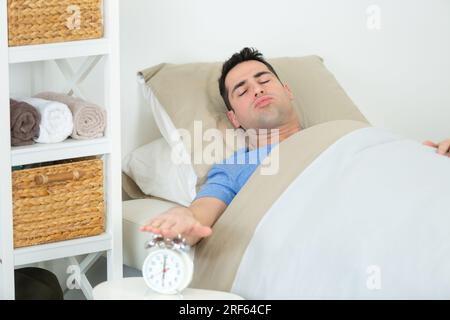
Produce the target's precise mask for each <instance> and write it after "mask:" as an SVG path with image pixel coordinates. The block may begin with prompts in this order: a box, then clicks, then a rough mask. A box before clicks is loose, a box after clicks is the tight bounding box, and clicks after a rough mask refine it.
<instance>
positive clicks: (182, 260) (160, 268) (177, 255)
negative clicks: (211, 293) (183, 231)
mask: <svg viewBox="0 0 450 320" xmlns="http://www.w3.org/2000/svg"><path fill="white" fill-rule="evenodd" d="M191 270H192V269H191V266H190V265H189V261H187V260H186V257H185V256H184V254H183V253H181V252H176V251H174V250H167V249H157V250H155V251H152V252H150V254H149V255H148V256H147V258H146V259H145V261H144V265H143V267H142V274H143V277H144V280H145V282H146V283H147V285H148V286H149V287H150V288H152V289H153V290H154V291H156V292H159V293H165V294H173V293H177V292H178V291H181V290H183V289H184V288H185V287H186V286H187V284H188V283H189V282H190V280H191V276H192V274H191Z"/></svg>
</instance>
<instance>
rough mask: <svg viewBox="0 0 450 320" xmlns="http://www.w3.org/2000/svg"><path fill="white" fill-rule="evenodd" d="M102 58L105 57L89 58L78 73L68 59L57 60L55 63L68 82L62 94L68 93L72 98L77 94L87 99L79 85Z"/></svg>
mask: <svg viewBox="0 0 450 320" xmlns="http://www.w3.org/2000/svg"><path fill="white" fill-rule="evenodd" d="M102 57H103V56H91V57H87V58H86V59H85V60H84V62H83V64H82V65H81V66H80V68H79V69H78V70H77V72H76V73H75V72H74V71H73V70H72V67H71V66H70V63H69V62H68V60H67V59H56V60H55V63H56V65H57V66H58V68H59V69H60V71H61V73H62V74H63V76H64V77H65V78H66V81H67V84H66V86H65V87H64V88H63V90H61V92H64V93H67V94H68V95H70V96H71V95H73V94H75V95H76V96H77V97H79V98H81V99H86V98H85V96H84V94H83V92H82V91H81V89H80V88H79V86H78V85H79V84H81V83H82V82H83V81H84V80H85V79H86V77H87V76H88V75H89V73H90V72H91V71H92V69H94V67H95V66H96V65H97V63H98V62H99V61H100V60H101V59H102Z"/></svg>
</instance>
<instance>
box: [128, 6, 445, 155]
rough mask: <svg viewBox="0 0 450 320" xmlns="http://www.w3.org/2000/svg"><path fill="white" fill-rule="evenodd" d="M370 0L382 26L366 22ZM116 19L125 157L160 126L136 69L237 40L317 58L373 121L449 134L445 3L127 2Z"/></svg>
mask: <svg viewBox="0 0 450 320" xmlns="http://www.w3.org/2000/svg"><path fill="white" fill-rule="evenodd" d="M370 5H377V6H378V7H379V8H380V9H381V11H380V18H381V29H380V30H369V28H367V19H368V17H369V15H368V14H367V12H366V10H367V8H368V7H369V6H370ZM120 23H121V59H122V69H121V72H122V122H123V123H122V128H123V152H124V153H127V152H129V151H131V150H132V149H134V148H136V147H137V146H139V145H141V144H143V143H145V142H146V141H148V140H149V139H150V136H155V135H156V134H157V132H158V131H157V129H156V127H155V125H154V122H153V121H152V118H151V115H150V113H149V110H148V108H147V107H146V106H145V103H144V102H143V100H142V98H141V95H140V91H139V88H138V85H137V84H136V81H135V74H136V71H137V70H140V69H142V68H145V67H149V66H152V65H154V64H158V63H161V62H174V63H184V62H195V61H223V60H224V59H226V58H228V57H229V56H230V55H231V54H232V53H234V52H235V51H238V50H239V49H241V48H242V47H243V46H253V47H256V48H258V49H259V50H260V51H262V52H263V53H264V55H265V56H266V57H269V58H270V57H278V56H301V55H306V54H319V55H320V56H322V57H323V58H324V59H325V63H326V65H327V67H328V68H329V69H330V70H331V71H332V72H333V73H334V75H335V76H336V78H337V79H338V81H339V82H340V83H341V85H342V86H343V87H344V89H345V90H346V91H347V93H348V94H349V95H350V97H351V98H352V99H353V100H354V101H355V103H356V104H357V105H358V106H359V108H360V109H361V111H362V112H363V113H364V114H365V116H366V117H367V118H368V119H369V121H371V122H372V123H373V124H374V125H377V126H382V127H386V128H389V129H391V130H392V131H394V132H397V133H400V134H402V135H404V136H407V137H410V138H414V139H418V140H424V139H434V140H440V139H444V138H446V137H450V90H449V89H450V1H448V0H428V1H426V0H395V1H393V0H378V1H367V0H315V1H313V0H277V1H275V0H227V1H219V0H159V1H158V0H127V1H121V21H120Z"/></svg>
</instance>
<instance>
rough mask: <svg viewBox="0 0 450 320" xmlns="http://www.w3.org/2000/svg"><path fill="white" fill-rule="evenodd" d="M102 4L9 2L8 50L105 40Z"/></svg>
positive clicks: (96, 0)
mask: <svg viewBox="0 0 450 320" xmlns="http://www.w3.org/2000/svg"><path fill="white" fill-rule="evenodd" d="M101 6H102V4H101V0H45V1H44V0H8V42H9V46H10V47H13V46H19V45H30V44H44V43H53V42H65V41H74V40H83V39H96V38H101V37H102V36H103V17H102V9H101Z"/></svg>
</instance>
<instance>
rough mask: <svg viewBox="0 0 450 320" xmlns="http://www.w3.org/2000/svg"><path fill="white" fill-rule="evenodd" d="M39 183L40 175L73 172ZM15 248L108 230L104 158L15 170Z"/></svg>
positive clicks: (13, 174)
mask: <svg viewBox="0 0 450 320" xmlns="http://www.w3.org/2000/svg"><path fill="white" fill-rule="evenodd" d="M74 172H76V173H81V174H80V176H79V177H78V179H66V180H64V181H54V182H48V183H44V184H38V182H37V181H36V176H40V177H42V176H46V177H48V176H53V175H71V174H73V173H74ZM12 180H13V230H14V247H15V248H18V247H24V246H31V245H37V244H43V243H49V242H56V241H63V240H69V239H75V238H82V237H88V236H94V235H98V234H101V233H103V232H104V230H105V227H104V225H105V214H104V192H103V162H102V160H101V159H93V160H84V161H78V162H72V163H65V164H58V165H51V166H45V167H39V168H32V169H26V170H19V171H13V173H12Z"/></svg>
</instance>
